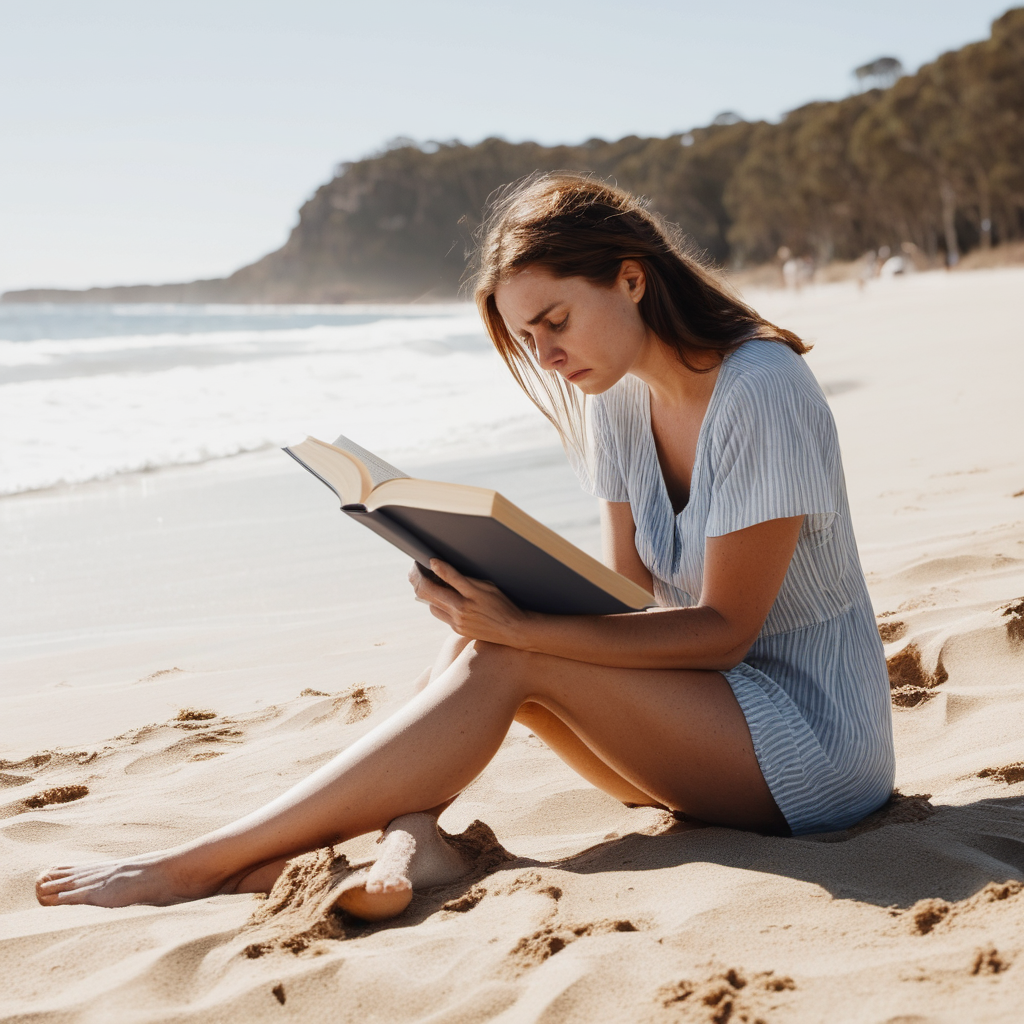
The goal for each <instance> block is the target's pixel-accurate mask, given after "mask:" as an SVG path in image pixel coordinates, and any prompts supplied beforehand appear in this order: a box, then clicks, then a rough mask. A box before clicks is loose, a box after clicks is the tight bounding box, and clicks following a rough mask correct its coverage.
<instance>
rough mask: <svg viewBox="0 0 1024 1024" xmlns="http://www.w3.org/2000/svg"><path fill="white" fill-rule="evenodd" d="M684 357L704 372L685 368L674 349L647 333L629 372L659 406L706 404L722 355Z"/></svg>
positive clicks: (710, 353)
mask: <svg viewBox="0 0 1024 1024" xmlns="http://www.w3.org/2000/svg"><path fill="white" fill-rule="evenodd" d="M687 358H688V359H689V361H690V362H691V363H693V364H694V365H695V366H697V367H699V368H700V369H701V370H706V371H707V372H703V373H698V372H695V371H694V370H691V369H689V368H688V367H687V366H685V365H683V363H682V362H681V361H680V359H679V356H678V355H677V354H676V351H675V349H673V348H671V347H670V346H668V345H666V344H665V342H663V341H662V340H661V339H660V338H658V337H657V336H655V335H653V334H649V335H648V339H647V341H646V342H645V344H644V346H643V348H642V349H641V350H640V354H639V356H638V357H637V359H636V361H635V362H634V363H633V365H632V366H631V367H630V368H629V372H630V373H631V374H633V376H634V377H639V378H640V380H642V381H643V382H644V383H645V384H646V385H647V387H648V389H649V390H650V392H651V399H652V402H653V403H654V404H655V405H657V406H659V407H661V408H663V409H664V408H680V407H686V406H692V405H694V404H699V405H701V406H706V405H707V402H708V400H709V399H710V397H711V393H712V391H714V388H715V381H716V380H717V379H718V372H717V371H718V367H719V366H721V364H722V357H721V356H720V355H718V354H717V353H715V352H707V353H704V352H694V353H692V354H690V353H687Z"/></svg>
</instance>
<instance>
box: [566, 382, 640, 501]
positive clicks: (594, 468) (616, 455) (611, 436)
mask: <svg viewBox="0 0 1024 1024" xmlns="http://www.w3.org/2000/svg"><path fill="white" fill-rule="evenodd" d="M602 397H603V396H602ZM602 397H599V398H597V399H595V400H594V402H593V403H592V405H591V408H590V410H589V413H590V460H589V461H590V465H589V467H587V470H586V471H585V473H583V472H579V470H577V472H578V473H579V476H580V483H581V484H582V485H583V488H584V490H586V491H589V493H591V494H593V495H594V497H595V498H604V499H605V500H606V501H629V491H628V490H627V488H626V478H625V473H624V472H623V466H622V457H621V454H620V449H619V445H618V439H617V438H616V434H615V429H614V426H613V410H609V409H608V408H607V407H606V405H605V402H604V401H603V400H602Z"/></svg>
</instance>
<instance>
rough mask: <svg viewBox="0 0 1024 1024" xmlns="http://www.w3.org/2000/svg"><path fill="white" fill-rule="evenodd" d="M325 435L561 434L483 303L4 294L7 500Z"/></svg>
mask: <svg viewBox="0 0 1024 1024" xmlns="http://www.w3.org/2000/svg"><path fill="white" fill-rule="evenodd" d="M310 434H311V435H313V436H315V437H319V438H321V439H324V440H333V439H334V438H335V437H336V436H337V435H338V434H346V435H347V436H349V437H351V438H352V439H353V440H354V441H356V442H358V443H359V444H361V445H363V446H364V447H366V448H369V449H371V450H373V451H375V452H377V453H378V454H380V455H381V456H383V457H384V458H386V459H388V460H389V461H392V462H395V463H396V464H397V465H399V466H402V465H403V462H407V463H409V464H412V465H419V464H423V463H437V462H444V461H449V460H455V459H466V458H471V459H477V458H485V457H487V456H489V455H491V454H496V453H499V452H500V453H502V454H508V453H513V452H517V451H528V450H532V449H537V448H550V447H552V446H554V445H557V438H556V437H555V434H554V431H553V429H552V428H551V427H550V426H549V425H548V424H547V422H546V421H545V420H544V419H543V418H542V417H541V415H540V413H539V412H538V411H537V410H536V409H535V408H534V407H533V406H532V405H531V404H530V402H529V401H528V400H527V399H526V397H525V396H524V395H523V394H522V393H521V392H520V391H519V389H518V388H517V387H516V385H515V383H514V382H513V381H512V379H511V377H510V375H509V373H508V371H507V370H506V369H505V367H504V365H503V364H502V362H501V360H500V359H499V358H498V356H497V354H496V353H495V352H494V350H493V348H492V347H491V344H490V342H489V341H488V339H487V336H486V334H485V333H484V330H483V327H482V325H481V323H480V320H479V317H478V315H477V312H476V309H475V308H474V307H473V306H472V305H469V304H452V305H430V306H427V305H408V306H351V305H346V306H214V305H207V306H184V305H43V304H39V305H35V304H33V305H28V304H26V305H17V304H0V495H8V494H16V493H19V492H23V491H32V490H39V489H43V488H48V487H54V486H58V485H61V484H74V483H82V482H85V481H89V480H100V479H105V478H108V477H111V476H114V475H116V474H119V473H129V472H135V471H139V470H151V469H156V468H159V467H162V466H173V465H184V464H190V463H199V462H205V461H208V460H211V459H221V458H227V457H229V456H233V455H238V454H240V453H242V452H250V451H258V450H260V449H266V448H271V447H275V446H282V445H286V444H290V443H294V442H297V441H300V440H302V439H303V438H304V437H306V436H307V435H310Z"/></svg>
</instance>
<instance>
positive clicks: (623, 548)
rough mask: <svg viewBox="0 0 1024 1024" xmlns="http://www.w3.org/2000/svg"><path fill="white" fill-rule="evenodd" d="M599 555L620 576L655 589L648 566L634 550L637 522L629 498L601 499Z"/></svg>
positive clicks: (646, 588) (649, 588) (644, 586)
mask: <svg viewBox="0 0 1024 1024" xmlns="http://www.w3.org/2000/svg"><path fill="white" fill-rule="evenodd" d="M601 557H602V559H603V560H604V564H605V565H607V566H608V567H609V568H610V569H614V570H615V571H616V572H617V573H618V574H619V575H620V576H625V577H626V579H627V580H632V581H633V582H634V583H637V584H639V585H640V586H641V587H643V588H644V590H653V589H654V580H652V579H651V574H650V571H649V570H648V568H647V566H646V565H644V563H643V562H642V561H640V556H639V555H638V554H637V552H636V523H634V522H633V510H632V509H631V508H630V507H629V502H628V501H604V500H602V501H601Z"/></svg>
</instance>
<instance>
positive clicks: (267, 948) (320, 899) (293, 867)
mask: <svg viewBox="0 0 1024 1024" xmlns="http://www.w3.org/2000/svg"><path fill="white" fill-rule="evenodd" d="M354 870H355V869H354V868H353V867H352V866H351V865H350V864H349V862H348V858H347V857H346V856H345V855H344V854H339V853H336V852H335V851H334V850H333V849H322V850H314V851H313V852H312V853H307V854H304V855H303V856H301V857H296V858H295V859H294V860H292V861H289V863H288V865H287V866H286V867H285V869H284V871H282V872H281V875H280V877H279V878H278V880H277V882H276V883H275V885H274V888H273V890H272V891H271V892H270V895H269V896H267V898H266V900H265V901H264V902H263V904H262V905H261V906H260V907H259V909H258V910H257V911H256V912H255V913H254V914H253V915H252V919H251V920H250V921H249V924H248V925H247V926H246V928H245V929H244V930H245V931H252V932H253V934H254V935H255V936H256V938H255V939H254V940H253V941H252V942H250V943H249V944H248V945H247V946H246V947H245V950H244V952H245V955H246V956H247V957H249V958H250V959H255V958H256V957H260V956H263V955H264V954H266V953H269V952H271V951H272V950H274V949H286V950H288V951H289V952H291V953H301V952H303V951H305V950H306V949H308V948H309V946H310V945H311V944H312V943H314V942H317V941H319V940H321V939H343V938H345V934H346V932H345V925H344V923H343V921H342V919H341V914H340V913H339V912H338V911H336V910H335V906H334V905H335V902H336V901H337V899H338V890H339V888H340V887H341V885H342V883H343V882H344V880H345V879H346V878H348V877H349V876H350V875H351V874H352V873H353V871H354Z"/></svg>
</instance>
